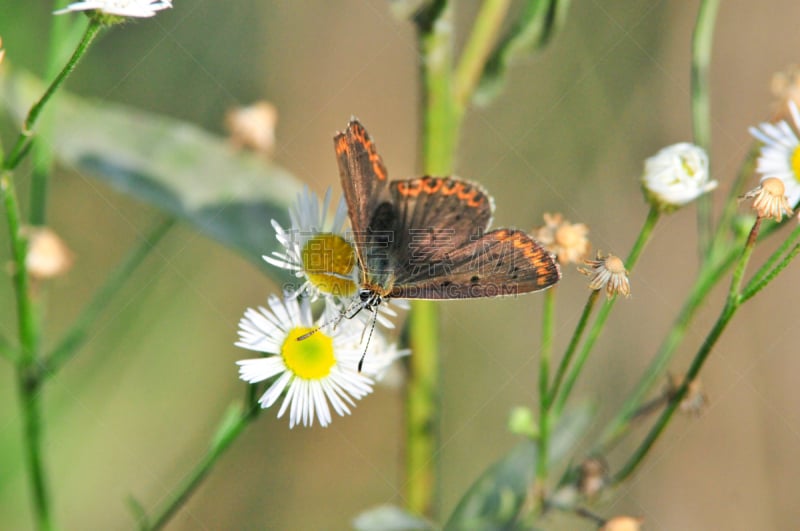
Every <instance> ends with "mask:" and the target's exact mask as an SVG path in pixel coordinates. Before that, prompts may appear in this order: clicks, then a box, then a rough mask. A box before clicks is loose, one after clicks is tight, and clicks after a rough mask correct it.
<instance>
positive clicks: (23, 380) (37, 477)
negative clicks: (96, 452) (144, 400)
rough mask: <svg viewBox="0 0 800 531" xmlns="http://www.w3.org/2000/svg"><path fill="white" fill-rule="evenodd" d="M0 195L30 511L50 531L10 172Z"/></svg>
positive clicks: (32, 343)
mask: <svg viewBox="0 0 800 531" xmlns="http://www.w3.org/2000/svg"><path fill="white" fill-rule="evenodd" d="M0 193H2V196H3V203H4V205H5V210H6V217H7V225H8V232H9V241H10V242H11V255H12V257H13V268H14V274H13V276H14V291H15V295H16V302H17V328H18V334H19V343H20V352H19V357H18V359H17V360H16V376H17V394H18V397H19V404H20V410H21V416H22V424H23V430H22V432H23V447H24V448H25V454H26V459H25V462H26V464H27V466H28V475H29V477H30V480H31V492H32V495H33V510H34V516H35V518H36V524H37V527H38V529H40V530H49V529H52V528H53V522H52V516H51V506H50V496H49V493H48V488H47V474H46V472H45V470H44V462H43V458H42V441H41V411H40V403H39V396H40V394H39V386H38V385H37V384H36V381H35V380H33V379H31V371H32V369H33V368H34V366H35V363H36V359H37V356H38V349H39V326H38V316H37V314H36V308H35V305H34V303H33V300H32V298H31V293H30V285H29V277H28V270H27V268H26V267H25V257H26V256H27V247H28V242H27V241H26V240H25V238H24V236H23V235H22V215H21V213H20V210H19V202H18V200H17V194H16V191H15V189H14V181H13V180H12V179H11V174H10V172H3V173H2V174H0Z"/></svg>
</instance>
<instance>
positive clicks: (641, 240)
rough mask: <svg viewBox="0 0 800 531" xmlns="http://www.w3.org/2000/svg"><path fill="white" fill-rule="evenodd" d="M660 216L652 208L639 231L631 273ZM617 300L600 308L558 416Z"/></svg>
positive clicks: (628, 264) (560, 400) (560, 398)
mask: <svg viewBox="0 0 800 531" xmlns="http://www.w3.org/2000/svg"><path fill="white" fill-rule="evenodd" d="M660 216H661V213H660V212H659V210H658V208H657V207H655V206H653V207H651V208H650V212H648V214H647V218H646V219H645V221H644V224H643V225H642V229H641V230H640V231H639V237H638V238H636V241H635V242H634V244H633V247H632V248H631V252H630V253H629V254H628V259H627V260H625V267H626V269H627V270H628V271H629V272H630V271H632V270H633V268H634V266H635V265H636V262H637V261H638V260H639V256H640V255H641V254H642V251H643V250H644V247H645V245H646V244H647V242H648V241H649V240H650V237H651V236H652V234H653V229H654V228H655V226H656V223H658V218H659V217H660ZM616 300H617V297H616V295H615V296H614V297H612V298H610V299H607V300H606V301H605V302H604V303H603V305H602V306H601V307H600V311H599V312H598V313H597V318H596V319H595V321H594V324H593V325H592V328H591V330H589V335H587V336H586V342H584V344H583V348H582V349H581V351H580V353H579V354H578V358H577V359H576V360H575V364H574V365H573V366H572V369H571V370H570V371H569V373H568V374H567V377H566V380H565V381H564V388H563V390H562V392H561V394H560V395H558V396H557V397H556V398H555V400H556V405H555V408H554V411H555V414H556V415H558V414H560V413H561V411H563V409H564V405H565V404H566V402H567V399H568V398H569V395H570V393H571V392H572V388H573V386H574V385H575V382H576V381H577V380H578V377H579V376H580V374H581V371H582V370H583V365H584V364H585V363H586V360H587V359H588V358H589V353H590V352H591V350H592V348H593V347H594V343H595V341H597V338H598V337H600V333H601V332H602V331H603V327H604V326H605V324H606V319H608V316H609V315H610V314H611V308H613V307H614V302H616Z"/></svg>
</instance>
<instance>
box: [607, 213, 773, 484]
mask: <svg viewBox="0 0 800 531" xmlns="http://www.w3.org/2000/svg"><path fill="white" fill-rule="evenodd" d="M760 227H761V218H758V219H756V222H755V223H754V224H753V228H752V229H751V231H750V235H749V236H748V238H747V243H746V244H745V247H744V250H743V251H742V254H741V257H740V258H739V262H738V263H737V265H736V269H735V270H734V272H733V277H732V278H731V285H730V288H729V289H728V297H727V299H726V301H725V306H724V307H723V308H722V312H721V313H720V315H719V317H718V318H717V322H716V323H714V326H713V327H712V328H711V331H710V332H709V333H708V336H706V339H705V341H703V344H702V346H701V347H700V350H698V352H697V354H696V355H695V357H694V359H693V360H692V364H691V365H690V366H689V370H688V371H686V376H684V378H683V382H682V383H681V386H680V387H679V388H678V390H677V391H676V393H675V396H673V397H672V399H671V400H670V402H669V404H668V405H667V407H666V409H664V411H663V412H662V413H661V416H660V417H659V418H658V420H657V421H656V423H655V424H654V425H653V427H652V428H651V429H650V432H649V433H648V434H647V436H646V437H645V438H644V441H642V444H641V445H639V447H638V448H637V449H636V451H634V453H633V455H632V456H631V457H630V459H629V460H628V461H627V462H626V463H625V464H624V465H623V466H622V468H620V470H619V472H617V474H616V475H615V476H614V478H613V482H614V483H619V482H622V481H624V480H625V479H627V478H628V477H629V476H630V475H631V474H633V472H634V471H635V470H636V468H637V467H638V466H639V464H640V463H641V462H642V461H643V460H644V458H645V457H646V456H647V454H648V452H649V451H650V449H651V448H652V447H653V445H654V444H655V442H656V440H658V437H659V436H660V435H661V433H662V432H663V431H664V429H665V428H666V427H667V425H668V424H669V421H670V420H671V419H672V416H673V415H674V413H675V411H676V410H677V408H678V406H679V405H680V403H681V401H682V400H683V398H684V397H685V396H686V393H687V391H688V389H689V384H690V383H691V382H693V381H694V380H695V379H696V378H697V376H698V374H700V370H701V369H702V368H703V364H704V363H705V362H706V360H707V359H708V356H709V354H710V353H711V350H712V349H713V348H714V345H715V344H716V342H717V340H718V339H719V337H720V336H721V335H722V332H723V331H724V330H725V328H726V327H727V325H728V323H729V322H730V320H731V319H732V318H733V316H734V314H735V313H736V310H737V309H738V308H739V306H741V304H742V297H741V287H742V278H743V277H744V272H745V269H746V268H747V264H748V262H749V261H750V257H751V256H752V254H753V249H754V248H755V244H756V240H757V237H758V232H759V228H760Z"/></svg>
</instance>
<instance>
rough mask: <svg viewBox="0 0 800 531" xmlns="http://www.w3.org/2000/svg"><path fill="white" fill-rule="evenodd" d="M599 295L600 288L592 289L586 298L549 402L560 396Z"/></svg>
mask: <svg viewBox="0 0 800 531" xmlns="http://www.w3.org/2000/svg"><path fill="white" fill-rule="evenodd" d="M599 295H600V290H592V291H591V293H589V298H588V299H587V300H586V304H585V305H584V307H583V313H582V314H581V318H580V320H579V321H578V325H577V326H576V327H575V331H574V332H573V333H572V338H571V339H570V340H569V345H568V346H567V350H566V351H565V352H564V356H563V357H562V358H561V362H560V363H559V364H558V370H557V371H556V377H555V379H554V380H553V388H552V389H551V391H550V396H549V397H548V402H550V403H552V402H553V400H555V398H556V396H558V390H559V388H560V387H561V384H562V383H563V381H564V375H565V374H566V373H567V369H568V368H569V364H570V362H571V361H572V356H573V355H574V354H575V349H576V348H577V346H578V343H579V342H580V340H581V337H582V336H583V332H584V330H585V329H586V323H588V322H589V316H590V315H591V314H592V310H593V309H594V305H595V304H596V303H597V298H598V296H599Z"/></svg>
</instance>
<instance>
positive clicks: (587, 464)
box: [578, 457, 608, 498]
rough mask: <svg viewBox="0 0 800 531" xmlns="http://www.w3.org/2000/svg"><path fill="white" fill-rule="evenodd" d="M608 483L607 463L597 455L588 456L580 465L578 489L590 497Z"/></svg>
mask: <svg viewBox="0 0 800 531" xmlns="http://www.w3.org/2000/svg"><path fill="white" fill-rule="evenodd" d="M607 484H608V465H607V464H606V462H605V461H604V460H603V459H600V458H598V457H588V458H586V459H584V460H583V463H581V466H580V476H579V477H578V490H579V491H580V493H581V494H583V495H584V496H586V497H588V498H591V497H592V496H594V495H595V494H597V493H598V492H600V491H601V490H603V487H605V486H606V485H607Z"/></svg>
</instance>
